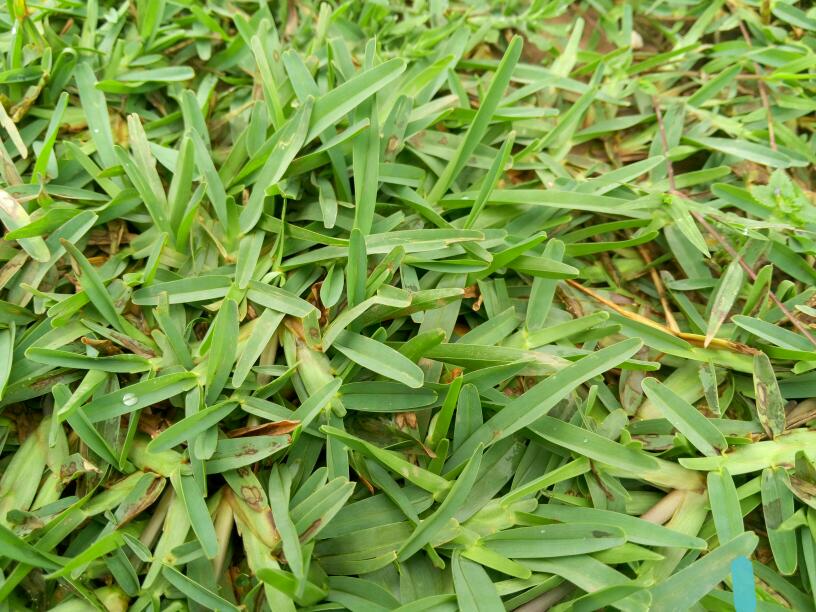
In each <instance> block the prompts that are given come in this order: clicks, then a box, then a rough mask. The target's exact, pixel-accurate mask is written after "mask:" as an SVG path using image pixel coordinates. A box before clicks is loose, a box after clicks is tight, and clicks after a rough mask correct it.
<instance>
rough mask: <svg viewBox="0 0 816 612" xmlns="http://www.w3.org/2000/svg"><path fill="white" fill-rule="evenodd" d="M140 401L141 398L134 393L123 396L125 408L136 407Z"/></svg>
mask: <svg viewBox="0 0 816 612" xmlns="http://www.w3.org/2000/svg"><path fill="white" fill-rule="evenodd" d="M138 401H139V398H138V397H136V396H135V395H133V393H125V394H124V395H123V396H122V403H123V404H124V405H125V406H135V405H136V402H138Z"/></svg>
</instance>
